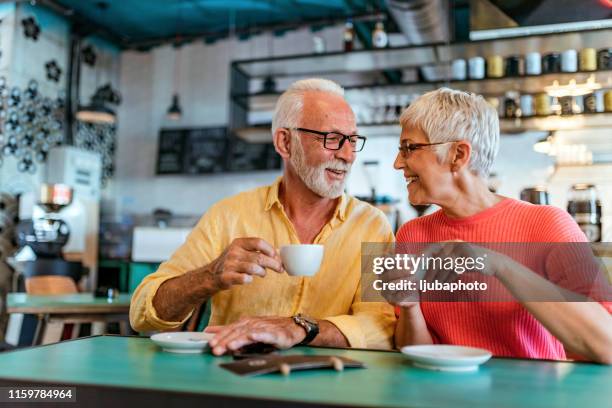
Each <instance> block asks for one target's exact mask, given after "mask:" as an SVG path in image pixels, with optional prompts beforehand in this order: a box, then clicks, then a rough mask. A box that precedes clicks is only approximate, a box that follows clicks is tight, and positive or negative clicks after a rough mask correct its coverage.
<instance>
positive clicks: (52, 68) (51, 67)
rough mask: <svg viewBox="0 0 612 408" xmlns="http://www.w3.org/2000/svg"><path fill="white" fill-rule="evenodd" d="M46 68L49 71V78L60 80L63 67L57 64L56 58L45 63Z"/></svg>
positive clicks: (54, 80)
mask: <svg viewBox="0 0 612 408" xmlns="http://www.w3.org/2000/svg"><path fill="white" fill-rule="evenodd" d="M45 70H46V71H47V79H48V80H49V81H53V82H59V80H60V76H61V75H62V69H61V68H60V67H59V65H57V62H55V60H51V61H48V62H47V63H46V64H45Z"/></svg>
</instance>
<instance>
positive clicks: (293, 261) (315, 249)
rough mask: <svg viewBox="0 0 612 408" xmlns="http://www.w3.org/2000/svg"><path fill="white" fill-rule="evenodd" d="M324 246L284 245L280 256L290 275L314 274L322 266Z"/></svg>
mask: <svg viewBox="0 0 612 408" xmlns="http://www.w3.org/2000/svg"><path fill="white" fill-rule="evenodd" d="M324 248H325V247H324V246H323V245H316V244H294V245H283V246H282V247H281V249H280V256H281V259H282V261H283V265H284V266H285V269H286V270H287V272H288V273H289V275H292V276H313V275H314V274H315V273H317V271H318V270H319V267H320V266H321V261H322V260H323V252H324Z"/></svg>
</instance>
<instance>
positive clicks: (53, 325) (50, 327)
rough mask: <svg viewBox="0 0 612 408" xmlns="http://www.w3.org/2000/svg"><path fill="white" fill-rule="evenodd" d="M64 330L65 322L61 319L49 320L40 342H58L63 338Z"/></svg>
mask: <svg viewBox="0 0 612 408" xmlns="http://www.w3.org/2000/svg"><path fill="white" fill-rule="evenodd" d="M63 332H64V322H62V321H61V320H60V321H56V320H53V321H48V322H47V324H46V326H45V332H44V334H43V336H42V340H41V343H40V344H51V343H57V342H59V341H60V340H62V333H63Z"/></svg>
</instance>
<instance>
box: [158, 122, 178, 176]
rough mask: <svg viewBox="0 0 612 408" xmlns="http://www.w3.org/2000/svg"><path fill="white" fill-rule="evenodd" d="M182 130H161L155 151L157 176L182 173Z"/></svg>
mask: <svg viewBox="0 0 612 408" xmlns="http://www.w3.org/2000/svg"><path fill="white" fill-rule="evenodd" d="M183 142H184V137H183V130H162V131H161V132H160V134H159V145H158V150H157V174H180V173H182V172H183Z"/></svg>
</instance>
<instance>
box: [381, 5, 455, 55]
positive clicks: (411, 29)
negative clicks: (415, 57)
mask: <svg viewBox="0 0 612 408" xmlns="http://www.w3.org/2000/svg"><path fill="white" fill-rule="evenodd" d="M386 2H387V8H388V10H389V12H390V13H391V15H392V16H393V19H394V20H395V22H396V24H397V26H398V27H399V28H400V30H402V33H404V35H405V36H406V38H407V40H408V42H409V44H413V45H419V44H427V43H434V42H446V41H448V40H449V35H450V34H449V31H450V30H449V10H448V1H446V0H387V1H386Z"/></svg>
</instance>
